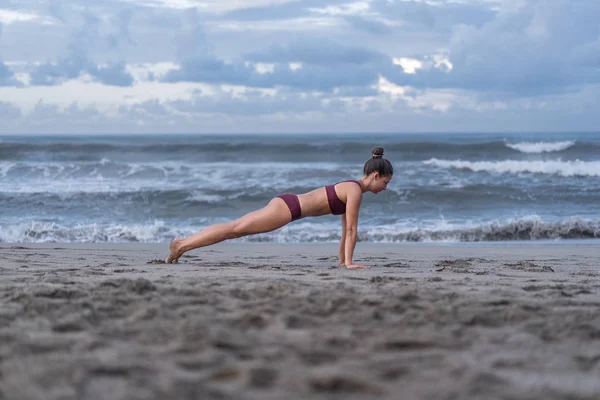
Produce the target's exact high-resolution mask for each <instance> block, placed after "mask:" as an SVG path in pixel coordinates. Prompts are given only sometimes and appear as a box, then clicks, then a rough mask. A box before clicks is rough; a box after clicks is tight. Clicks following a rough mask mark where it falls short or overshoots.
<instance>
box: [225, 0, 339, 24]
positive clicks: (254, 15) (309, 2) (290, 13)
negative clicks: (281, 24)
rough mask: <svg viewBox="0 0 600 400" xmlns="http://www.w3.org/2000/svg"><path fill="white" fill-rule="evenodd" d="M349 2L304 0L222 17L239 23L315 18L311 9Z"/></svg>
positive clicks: (254, 8) (247, 9)
mask: <svg viewBox="0 0 600 400" xmlns="http://www.w3.org/2000/svg"><path fill="white" fill-rule="evenodd" d="M347 3H348V0H329V1H327V2H326V3H325V2H324V1H323V0H303V1H291V2H287V3H282V4H274V5H273V4H271V5H268V6H264V7H249V8H242V9H237V10H233V11H229V12H227V13H224V14H223V15H222V17H221V18H222V19H226V20H231V19H233V20H237V21H268V20H278V19H286V18H298V17H304V16H313V15H314V13H313V12H311V11H310V9H311V8H323V7H325V6H333V5H336V4H347Z"/></svg>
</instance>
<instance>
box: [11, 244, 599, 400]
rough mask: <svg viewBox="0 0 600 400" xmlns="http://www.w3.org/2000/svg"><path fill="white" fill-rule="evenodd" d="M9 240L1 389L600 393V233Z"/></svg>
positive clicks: (16, 392)
mask: <svg viewBox="0 0 600 400" xmlns="http://www.w3.org/2000/svg"><path fill="white" fill-rule="evenodd" d="M167 248H168V245H167V244H162V245H156V244H102V245H101V244H77V245H75V244H68V245H65V244H47V245H29V244H25V245H10V244H4V245H2V246H0V399H2V400H5V399H61V400H62V399H107V400H108V399H110V400H116V399H178V400H179V399H292V398H293V399H296V398H297V399H364V398H373V399H375V398H376V399H428V400H430V399H431V400H435V399H482V400H483V399H486V400H490V399H532V400H533V399H536V400H537V399H546V400H548V399H599V398H600V379H599V376H600V307H599V306H600V271H599V270H598V255H599V250H600V246H599V245H597V244H566V245H565V244H561V245H554V244H548V243H546V244H532V243H528V244H523V245H521V244H499V245H483V244H481V245H450V246H445V245H368V244H363V243H359V245H358V246H357V250H356V258H355V261H356V262H359V263H364V264H367V265H372V266H373V268H372V269H370V270H347V269H345V268H340V267H338V266H337V262H336V257H335V255H337V246H336V245H333V244H331V245H330V244H327V245H325V244H318V245H311V244H302V245H274V244H241V243H226V244H220V245H216V246H212V247H210V248H206V249H199V250H195V251H192V252H190V253H188V254H186V255H184V256H183V257H182V258H181V259H180V263H179V264H173V265H166V264H161V263H159V261H158V260H161V259H164V257H165V256H166V255H167Z"/></svg>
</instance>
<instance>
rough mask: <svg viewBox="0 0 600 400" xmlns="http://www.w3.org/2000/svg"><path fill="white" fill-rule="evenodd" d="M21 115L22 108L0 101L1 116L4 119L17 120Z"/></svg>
mask: <svg viewBox="0 0 600 400" xmlns="http://www.w3.org/2000/svg"><path fill="white" fill-rule="evenodd" d="M20 117H21V109H19V108H18V107H17V106H15V105H14V104H11V103H7V102H3V101H0V118H2V120H3V121H7V120H15V119H18V118H20Z"/></svg>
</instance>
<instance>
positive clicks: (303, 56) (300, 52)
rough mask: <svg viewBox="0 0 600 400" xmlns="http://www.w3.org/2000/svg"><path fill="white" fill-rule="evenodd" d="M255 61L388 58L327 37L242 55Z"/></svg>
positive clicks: (363, 61)
mask: <svg viewBox="0 0 600 400" xmlns="http://www.w3.org/2000/svg"><path fill="white" fill-rule="evenodd" d="M244 59H246V60H249V61H255V62H270V63H272V62H275V63H290V62H300V63H303V64H304V63H306V64H312V65H330V66H332V67H336V66H337V65H340V64H368V63H373V62H381V61H384V62H385V61H386V60H389V58H388V57H387V56H385V55H383V54H381V53H380V52H378V51H375V50H371V49H368V48H364V47H358V46H349V45H345V44H341V43H336V42H334V41H331V40H328V39H322V40H319V41H317V40H312V39H308V40H306V39H305V40H297V41H293V42H290V43H289V44H287V45H273V46H271V47H270V48H268V49H266V50H264V51H261V52H254V53H250V54H247V55H245V56H244Z"/></svg>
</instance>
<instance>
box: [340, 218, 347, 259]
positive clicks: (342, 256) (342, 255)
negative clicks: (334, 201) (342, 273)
mask: <svg viewBox="0 0 600 400" xmlns="http://www.w3.org/2000/svg"><path fill="white" fill-rule="evenodd" d="M345 252H346V214H342V236H341V237H340V252H339V256H338V258H339V262H340V265H346V261H345V260H346V253H345Z"/></svg>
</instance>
